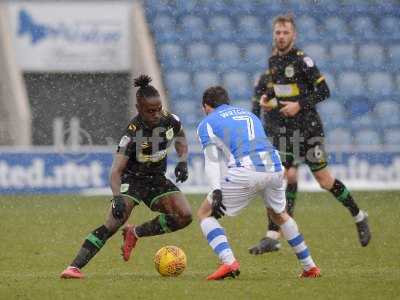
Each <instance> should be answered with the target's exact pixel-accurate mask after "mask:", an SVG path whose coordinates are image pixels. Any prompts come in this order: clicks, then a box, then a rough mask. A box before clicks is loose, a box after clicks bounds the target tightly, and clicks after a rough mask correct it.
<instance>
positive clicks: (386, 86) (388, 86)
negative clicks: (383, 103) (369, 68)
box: [367, 72, 395, 98]
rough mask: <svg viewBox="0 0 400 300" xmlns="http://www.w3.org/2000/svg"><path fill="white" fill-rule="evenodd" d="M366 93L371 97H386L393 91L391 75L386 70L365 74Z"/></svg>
mask: <svg viewBox="0 0 400 300" xmlns="http://www.w3.org/2000/svg"><path fill="white" fill-rule="evenodd" d="M367 86H368V87H367V88H368V93H369V94H370V95H372V96H373V97H378V98H381V97H387V96H390V95H392V94H393V93H394V90H395V89H394V85H393V79H392V76H391V75H390V74H388V73H386V72H374V73H370V74H368V76H367Z"/></svg>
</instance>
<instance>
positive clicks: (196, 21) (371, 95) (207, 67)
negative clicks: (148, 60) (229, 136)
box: [145, 0, 400, 143]
mask: <svg viewBox="0 0 400 300" xmlns="http://www.w3.org/2000/svg"><path fill="white" fill-rule="evenodd" d="M145 3H146V4H145V5H146V7H147V9H146V13H147V15H148V16H149V17H148V18H149V20H150V22H149V23H150V25H151V29H152V32H153V34H154V37H155V44H156V46H157V48H158V51H157V53H158V54H159V59H160V62H161V63H162V67H163V71H164V78H165V82H166V86H167V87H168V89H169V91H170V95H171V101H172V102H174V101H179V99H181V97H182V96H184V97H189V98H192V97H197V98H198V97H201V94H202V92H203V91H204V89H205V88H206V87H208V86H210V85H214V84H221V83H222V84H223V85H224V86H226V87H227V88H228V89H229V92H230V94H231V96H232V100H233V101H235V102H234V103H240V105H241V106H248V107H249V105H250V104H251V102H250V98H251V95H252V90H253V88H252V83H253V82H254V79H255V78H257V77H258V75H259V74H260V73H262V72H264V68H265V67H266V65H267V59H268V57H269V55H270V53H271V27H270V26H271V24H272V20H273V17H274V16H275V15H277V14H281V13H285V12H287V11H289V10H290V11H292V12H293V13H294V14H295V15H296V25H297V28H298V43H299V46H300V47H301V48H303V49H304V52H305V53H306V54H307V55H309V56H310V57H312V58H313V60H314V61H315V62H316V65H317V66H318V67H319V69H320V70H321V72H322V74H323V75H324V76H325V78H326V81H327V83H328V86H329V88H330V92H331V97H332V99H328V100H326V101H324V102H323V103H321V104H319V105H318V110H319V111H320V112H321V115H322V118H323V120H324V124H325V127H326V131H327V135H328V134H329V133H330V132H331V131H332V130H333V131H335V130H337V129H338V128H339V129H340V130H342V131H343V132H345V133H344V134H343V136H342V138H343V139H345V140H346V141H350V143H351V135H350V133H351V132H353V131H354V132H361V130H362V129H368V130H375V132H380V130H382V129H384V130H386V129H387V128H391V129H392V130H394V131H395V130H397V129H398V128H399V125H398V122H397V119H398V118H397V119H396V117H395V116H396V115H398V113H397V110H398V108H395V107H398V106H395V105H394V104H393V103H397V104H400V74H399V70H400V30H399V28H400V13H399V12H400V5H399V4H398V3H397V2H395V1H392V0H388V1H385V2H379V1H377V0H374V1H373V4H374V5H371V3H370V2H368V1H364V0H346V1H341V0H319V1H317V2H312V3H310V1H308V0H285V1H281V0H271V1H251V0H233V1H230V2H227V1H225V0H202V1H199V0H173V1H170V2H168V3H171V5H170V4H168V5H165V2H164V1H162V0H150V1H149V2H147V1H145ZM166 7H168V8H166ZM150 10H152V11H150ZM172 45H174V46H172ZM170 75H172V76H173V79H172V80H170V79H169V78H168V77H169V76H170ZM191 78H193V81H192V80H191ZM177 82H180V83H182V85H183V86H184V87H179V86H180V84H177ZM172 83H173V84H172ZM173 89H175V90H173ZM238 101H239V102H238ZM246 101H248V102H249V103H250V104H247V105H246V103H247V102H246ZM390 107H391V108H392V109H393V113H392V114H390ZM394 112H396V113H394ZM393 128H394V129H393ZM340 130H339V132H340ZM349 135H350V138H349ZM382 136H383V135H382ZM386 140H387V139H386V138H385V141H386Z"/></svg>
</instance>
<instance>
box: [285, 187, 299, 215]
mask: <svg viewBox="0 0 400 300" xmlns="http://www.w3.org/2000/svg"><path fill="white" fill-rule="evenodd" d="M285 194H286V211H287V212H288V214H289V215H290V216H291V217H293V213H294V205H295V201H296V197H297V182H296V183H291V184H288V185H287V187H286V193H285Z"/></svg>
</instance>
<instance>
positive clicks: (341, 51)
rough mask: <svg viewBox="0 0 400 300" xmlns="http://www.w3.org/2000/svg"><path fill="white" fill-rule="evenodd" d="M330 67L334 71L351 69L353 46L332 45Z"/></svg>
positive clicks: (353, 55)
mask: <svg viewBox="0 0 400 300" xmlns="http://www.w3.org/2000/svg"><path fill="white" fill-rule="evenodd" d="M331 65H332V68H334V69H335V70H336V71H341V70H349V69H353V68H354V66H355V46H354V44H351V43H346V44H335V45H333V46H332V47H331Z"/></svg>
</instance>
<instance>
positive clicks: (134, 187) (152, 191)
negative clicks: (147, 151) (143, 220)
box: [121, 174, 180, 209]
mask: <svg viewBox="0 0 400 300" xmlns="http://www.w3.org/2000/svg"><path fill="white" fill-rule="evenodd" d="M179 192H180V190H179V188H178V187H177V186H176V185H175V184H174V183H173V182H172V181H171V180H169V179H168V178H166V177H165V176H164V175H158V174H157V175H145V176H122V178H121V194H122V195H125V196H127V197H128V198H129V199H131V200H132V201H133V202H134V203H135V204H136V205H137V204H139V203H140V202H144V204H146V205H147V206H148V207H149V208H150V209H152V206H153V205H154V204H155V203H157V201H158V200H159V199H160V198H162V197H163V196H166V195H169V194H173V193H179Z"/></svg>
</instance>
